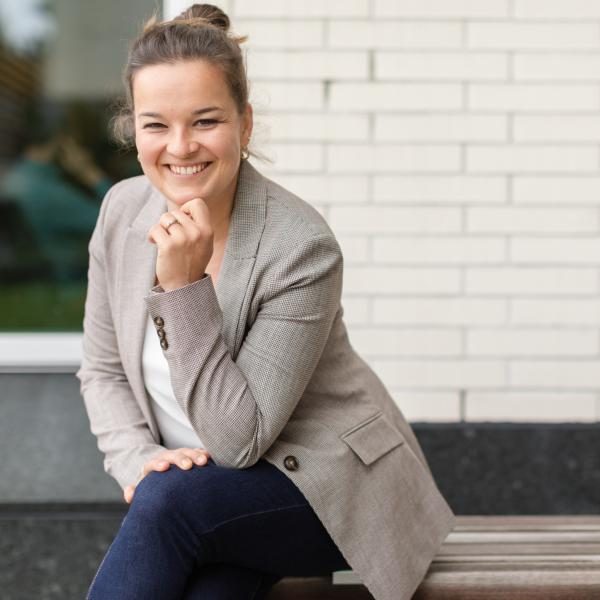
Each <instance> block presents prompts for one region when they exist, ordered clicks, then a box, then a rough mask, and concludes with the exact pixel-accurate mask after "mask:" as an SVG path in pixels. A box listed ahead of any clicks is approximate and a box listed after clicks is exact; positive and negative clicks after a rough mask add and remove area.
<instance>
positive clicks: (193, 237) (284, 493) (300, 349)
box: [77, 4, 454, 600]
mask: <svg viewBox="0 0 600 600" xmlns="http://www.w3.org/2000/svg"><path fill="white" fill-rule="evenodd" d="M228 30H229V19H228V17H227V16H226V15H225V14H224V13H223V12H222V11H221V10H220V9H218V8H216V7H214V6H211V5H206V4H205V5H194V6H192V7H191V8H190V9H188V10H187V11H185V12H184V13H183V14H182V15H180V16H179V17H177V18H175V19H173V20H172V21H167V22H163V23H159V22H156V21H155V20H152V21H151V22H150V23H149V24H148V25H147V26H146V28H145V29H144V31H143V33H142V34H141V35H140V37H139V38H138V39H136V40H135V41H134V43H133V45H132V47H131V51H130V56H129V61H128V64H127V66H126V68H125V87H126V94H127V99H126V105H125V109H124V111H123V113H122V114H121V115H119V116H118V118H117V119H116V121H115V127H116V132H117V133H118V134H119V135H121V137H123V138H124V141H125V142H128V141H129V142H130V143H131V142H133V143H135V146H136V147H137V150H138V153H139V160H140V164H141V166H142V169H143V171H144V175H143V176H139V177H134V178H131V179H127V180H124V181H122V182H120V183H118V184H117V185H115V186H113V187H112V188H111V190H110V191H109V192H108V194H107V195H106V197H105V198H104V201H103V203H102V208H101V210H100V216H99V218H98V222H97V224H96V228H95V229H94V234H93V236H92V239H91V242H90V248H89V249H90V268H89V285H88V294H87V300H86V309H85V320H84V339H83V361H82V365H81V368H80V370H79V371H78V373H77V376H78V377H79V379H80V380H81V392H82V394H83V398H84V402H85V405H86V409H87V412H88V415H89V418H90V424H91V430H92V432H93V433H94V434H95V435H96V436H97V439H98V447H99V449H100V450H101V451H102V452H103V453H104V454H105V461H104V464H105V469H106V471H107V472H108V473H109V474H110V475H112V476H113V477H114V478H115V479H116V480H117V481H118V482H119V484H120V485H121V487H122V488H123V491H124V498H125V501H126V502H128V503H130V504H131V506H130V508H129V511H128V513H127V516H126V518H125V520H124V521H123V523H122V525H121V528H120V530H119V532H118V534H117V536H116V538H115V540H114V542H113V543H112V545H111V546H110V548H109V550H108V552H107V554H106V556H105V557H104V560H103V561H102V563H101V565H100V567H99V570H98V573H97V574H96V576H95V578H94V580H93V581H92V584H91V586H90V590H89V595H88V598H89V600H100V599H104V598H110V599H113V600H115V599H116V600H121V599H122V600H125V599H131V600H138V599H139V598H148V599H152V598H157V599H158V598H160V599H161V600H168V599H173V600H175V599H177V600H180V599H185V600H192V599H199V598H214V599H219V598H240V599H243V598H248V599H250V598H254V599H258V598H265V597H266V595H267V593H268V591H269V589H270V587H271V586H272V585H273V583H274V582H276V581H277V580H278V579H279V578H281V577H283V576H285V575H295V576H313V575H325V574H329V573H331V572H332V571H338V570H344V569H350V568H352V569H354V571H355V572H356V574H357V575H358V576H359V577H360V578H361V580H362V581H363V582H364V583H365V585H366V586H367V587H368V589H369V591H370V592H371V593H372V594H373V596H374V597H375V599H376V600H392V599H394V600H408V599H409V598H410V597H411V596H412V594H413V592H414V591H415V589H416V587H417V586H418V584H419V583H420V581H421V580H422V579H423V577H424V575H425V572H426V571H427V568H428V566H429V564H430V562H431V560H432V559H433V557H434V556H435V554H436V552H437V551H438V549H439V547H440V545H441V544H442V542H443V540H444V539H445V537H446V536H447V534H448V532H449V531H450V530H451V529H452V527H453V525H454V515H453V513H452V511H451V510H450V508H449V507H448V505H447V504H446V502H445V500H444V498H443V497H442V496H441V494H440V492H439V490H438V489H437V487H436V485H435V482H434V481H433V478H432V476H431V472H430V471H429V468H428V465H427V461H426V459H425V457H424V455H423V453H422V451H421V448H420V447H419V444H418V442H417V440H416V438H415V436H414V434H413V432H412V430H411V428H410V426H409V425H408V423H407V422H406V420H405V418H404V416H403V415H402V413H401V412H400V410H399V409H398V407H397V406H396V404H395V402H394V400H393V399H392V397H391V396H390V394H389V393H388V391H387V390H386V389H385V387H384V386H383V384H382V382H381V381H380V379H379V378H378V377H377V376H376V375H375V373H374V372H373V371H372V370H371V369H370V368H369V366H368V365H367V363H366V362H365V361H364V360H362V359H361V358H360V357H359V356H358V355H357V354H356V352H355V351H354V349H353V348H352V346H351V345H350V342H349V340H348V334H347V331H346V327H345V324H344V321H343V318H342V315H343V309H342V306H341V300H340V299H341V291H342V277H343V258H342V254H341V251H340V247H339V244H338V242H337V240H336V238H335V235H334V234H333V232H332V231H331V229H330V227H329V226H328V224H327V223H326V222H325V220H324V219H323V217H322V216H321V215H320V213H319V212H318V211H317V210H315V209H314V208H313V207H312V206H310V205H309V204H308V203H306V202H305V201H303V200H301V199H300V198H298V197H297V196H294V195H293V194H291V193H290V192H288V191H287V190H285V189H284V188H282V187H281V186H279V185H277V184H276V183H275V182H273V181H270V180H269V179H267V178H266V177H264V176H263V175H261V174H260V173H259V172H258V171H257V170H256V169H255V168H254V167H253V166H252V165H251V164H250V163H249V162H248V160H246V159H247V158H248V151H247V145H248V142H249V139H250V135H251V132H252V108H251V106H250V104H249V103H248V94H247V90H248V84H247V81H246V76H245V71H244V65H243V60H242V55H241V51H240V47H239V41H240V39H239V38H235V37H232V36H231V35H229V33H228ZM148 242H151V243H148ZM217 273H218V284H217V281H216V279H217ZM407 548H410V550H411V552H410V553H407V551H406V549H407ZM385 565H387V566H388V568H384V566H385Z"/></svg>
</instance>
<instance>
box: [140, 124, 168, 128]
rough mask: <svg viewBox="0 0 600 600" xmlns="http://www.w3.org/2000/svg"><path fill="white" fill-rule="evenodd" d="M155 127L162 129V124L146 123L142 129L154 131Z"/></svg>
mask: <svg viewBox="0 0 600 600" xmlns="http://www.w3.org/2000/svg"><path fill="white" fill-rule="evenodd" d="M157 127H164V125H163V124H162V123H146V124H145V125H144V126H143V127H142V129H156V128H157Z"/></svg>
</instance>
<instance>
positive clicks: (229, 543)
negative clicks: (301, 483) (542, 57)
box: [130, 459, 349, 576]
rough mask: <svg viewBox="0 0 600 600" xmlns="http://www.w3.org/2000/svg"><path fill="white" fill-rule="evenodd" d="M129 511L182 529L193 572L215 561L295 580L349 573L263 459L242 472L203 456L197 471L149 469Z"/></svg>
mask: <svg viewBox="0 0 600 600" xmlns="http://www.w3.org/2000/svg"><path fill="white" fill-rule="evenodd" d="M138 494H139V495H138ZM136 503H137V504H136ZM130 511H134V512H135V511H138V512H139V511H141V512H142V513H146V514H145V517H147V518H146V519H145V521H146V522H160V523H162V526H166V527H168V528H171V527H177V529H178V530H180V531H189V535H190V538H191V539H190V547H191V546H195V547H196V548H197V556H196V557H197V564H196V567H202V566H204V565H206V564H212V563H223V564H230V565H237V566H241V567H246V568H249V569H256V570H259V571H265V572H270V573H274V574H280V575H297V576H308V575H322V574H327V573H331V571H333V570H339V569H347V568H349V566H348V564H347V563H346V561H345V560H344V559H343V557H342V556H341V554H340V552H339V550H338V548H337V546H336V545H335V544H334V542H333V541H332V539H331V538H330V536H329V534H328V532H327V531H326V529H325V528H324V526H323V525H322V523H321V521H320V520H319V518H318V517H317V515H316V514H315V512H314V511H313V509H312V507H311V506H310V504H309V503H308V501H307V500H306V498H305V497H304V495H303V494H302V492H301V491H300V490H299V489H298V488H297V486H296V485H295V484H294V483H293V482H292V481H291V479H290V478H289V477H287V475H285V474H284V473H283V472H281V471H280V470H279V469H278V468H277V467H275V466H274V465H272V464H271V463H269V462H268V461H266V460H264V459H261V460H259V461H258V462H257V463H256V464H255V465H253V466H252V467H249V468H247V469H230V468H226V467H220V466H217V465H216V464H215V463H214V461H212V459H210V460H209V462H208V463H207V465H206V466H204V467H193V468H192V469H190V470H183V469H179V467H176V466H174V465H172V466H171V468H170V469H169V470H168V471H164V472H156V471H154V472H151V473H150V474H149V475H147V476H146V477H145V478H144V479H143V480H142V481H141V482H140V484H139V485H138V489H137V490H136V493H135V495H134V500H133V502H132V505H131V507H130Z"/></svg>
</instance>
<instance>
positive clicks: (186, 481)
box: [129, 465, 219, 529]
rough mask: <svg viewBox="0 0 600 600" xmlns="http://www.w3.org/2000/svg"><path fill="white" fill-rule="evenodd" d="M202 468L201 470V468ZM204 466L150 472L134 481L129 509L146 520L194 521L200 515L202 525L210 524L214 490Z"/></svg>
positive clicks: (215, 501) (174, 466) (215, 491)
mask: <svg viewBox="0 0 600 600" xmlns="http://www.w3.org/2000/svg"><path fill="white" fill-rule="evenodd" d="M203 469H205V470H204V471H203ZM212 479H213V478H212V477H211V473H209V472H208V469H206V467H192V468H191V469H188V470H186V469H180V468H179V467H177V466H176V465H171V466H170V467H169V469H168V470H167V471H162V472H159V471H151V472H150V473H148V475H146V477H144V478H143V479H142V480H141V481H140V483H139V484H138V486H137V488H136V490H135V494H134V496H133V501H132V503H131V506H130V509H129V512H130V513H132V514H133V515H137V516H140V517H142V518H144V517H145V518H146V519H147V520H148V521H150V522H169V521H173V520H175V519H176V520H179V519H181V518H182V517H183V518H185V517H186V516H189V517H193V518H194V520H195V521H196V523H197V522H198V518H199V515H202V521H204V522H205V523H204V527H206V528H207V529H208V528H210V527H211V515H213V514H214V512H215V511H214V510H213V508H214V507H215V506H216V504H217V503H218V501H219V500H218V492H217V490H216V489H215V486H214V485H213V482H212Z"/></svg>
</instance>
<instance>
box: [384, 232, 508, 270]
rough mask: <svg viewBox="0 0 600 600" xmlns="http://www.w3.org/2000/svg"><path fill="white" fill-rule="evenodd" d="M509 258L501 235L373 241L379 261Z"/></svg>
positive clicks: (454, 261) (491, 260)
mask: <svg viewBox="0 0 600 600" xmlns="http://www.w3.org/2000/svg"><path fill="white" fill-rule="evenodd" d="M505 259H506V241H505V240H503V239H501V238H466V237H462V238H456V237H453V238H448V237H435V238H423V237H419V238H400V239H399V238H390V237H383V236H381V235H379V236H377V237H376V238H375V239H374V240H373V260H374V261H375V262H376V263H378V264H386V263H388V264H394V263H395V264H402V263H405V264H438V265H460V264H490V263H501V262H503V261H504V260H505Z"/></svg>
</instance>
